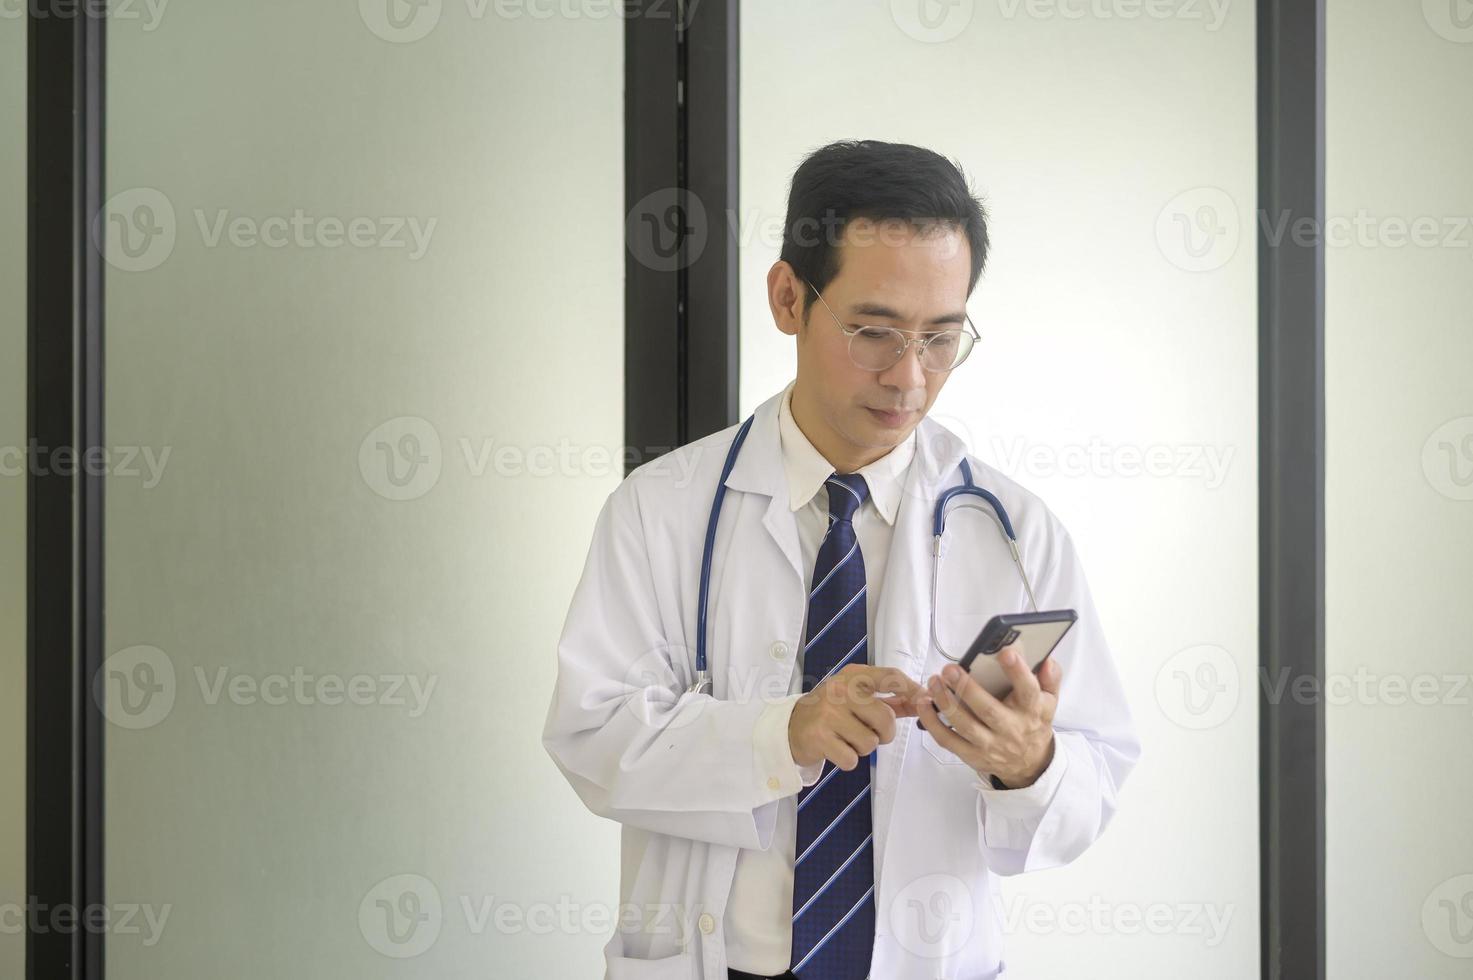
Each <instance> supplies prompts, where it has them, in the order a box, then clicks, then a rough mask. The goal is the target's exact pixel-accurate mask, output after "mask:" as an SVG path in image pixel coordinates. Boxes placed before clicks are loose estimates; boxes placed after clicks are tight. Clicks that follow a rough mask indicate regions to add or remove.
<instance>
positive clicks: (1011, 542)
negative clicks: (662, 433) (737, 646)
mask: <svg viewBox="0 0 1473 980" xmlns="http://www.w3.org/2000/svg"><path fill="white" fill-rule="evenodd" d="M756 418H757V416H756V415H750V416H748V417H747V421H745V422H743V423H742V427H741V428H740V429H738V430H737V434H736V438H735V439H733V440H732V441H731V448H730V449H729V450H727V453H726V463H725V464H724V465H723V466H722V467H721V478H720V479H719V480H717V481H716V496H715V498H714V499H713V500H712V501H711V518H710V520H709V521H707V522H706V546H705V550H704V551H703V552H702V553H701V590H700V600H699V601H700V609H699V610H698V611H697V613H696V679H695V680H694V681H693V682H692V683H691V685H690V687H689V688H687V693H692V694H700V693H702V692H707V693H709V692H710V690H711V673H710V671H709V670H708V669H707V666H706V607H707V605H708V599H709V597H710V592H711V553H712V552H713V551H714V550H715V548H716V523H717V521H718V520H719V519H720V518H721V504H722V501H723V500H725V498H726V478H727V477H729V476H730V475H731V470H732V467H733V466H735V465H736V460H737V454H738V453H739V452H741V449H742V442H743V441H745V440H746V438H747V432H748V430H750V429H751V428H752V422H753V421H754V420H755V419H756ZM961 471H962V483H961V485H959V486H954V487H948V488H947V489H946V490H943V491H942V492H941V496H939V497H937V498H936V513H935V516H934V517H933V518H932V520H931V535H932V544H931V645H932V646H933V647H935V648H936V650H937V651H938V652H940V654H941V655H942V656H943V657H945V658H946V659H947V660H951V661H953V662H955V661H960V660H961V657H957V656H953V655H952V654H951V653H949V652H947V650H946V648H945V647H943V646H942V645H941V641H940V640H939V639H938V638H937V636H936V596H937V587H938V585H939V584H940V572H941V535H942V533H943V532H944V531H945V530H946V505H947V504H948V503H950V502H951V500H952V498H953V497H962V496H973V497H981V498H982V499H983V500H985V501H986V502H987V503H988V505H990V507H991V508H992V515H991V516H992V517H993V518H994V519H995V520H996V522H997V526H998V529H999V530H1000V531H1001V532H1002V536H1003V539H1004V540H1005V541H1007V545H1008V552H1009V553H1010V554H1011V555H1012V556H1013V564H1014V565H1015V566H1016V567H1017V569H1018V574H1019V575H1021V576H1022V577H1023V588H1025V589H1027V590H1028V604H1029V605H1030V606H1031V607H1032V608H1033V611H1034V612H1037V611H1038V600H1037V599H1036V598H1034V595H1033V582H1032V581H1031V580H1030V579H1029V578H1028V570H1027V569H1026V568H1024V567H1023V554H1022V552H1021V551H1020V550H1019V548H1018V535H1017V532H1016V531H1014V530H1013V522H1012V520H1011V519H1010V518H1009V517H1008V511H1007V508H1006V507H1004V506H1003V505H1002V501H1001V500H998V499H997V497H996V495H994V494H993V493H991V492H990V491H988V490H986V489H984V488H982V487H979V486H976V485H975V484H973V483H972V467H971V464H970V463H968V462H967V459H966V457H963V458H962V462H961ZM973 506H977V505H975V504H974V505H973ZM977 509H979V510H980V509H981V507H980V506H978V507H977Z"/></svg>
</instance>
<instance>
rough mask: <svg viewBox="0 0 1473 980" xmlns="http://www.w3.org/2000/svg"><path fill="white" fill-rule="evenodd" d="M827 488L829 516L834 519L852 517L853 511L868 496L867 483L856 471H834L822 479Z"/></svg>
mask: <svg viewBox="0 0 1473 980" xmlns="http://www.w3.org/2000/svg"><path fill="white" fill-rule="evenodd" d="M824 486H826V487H828V489H829V517H831V518H833V519H834V520H836V521H849V520H853V519H854V512H855V511H856V510H858V509H859V505H860V504H862V503H864V501H865V498H866V497H868V496H869V485H868V484H866V483H865V482H864V477H862V476H860V475H859V474H858V473H845V474H843V475H840V474H838V473H834V474H833V475H831V476H830V477H829V478H828V479H827V480H825V481H824Z"/></svg>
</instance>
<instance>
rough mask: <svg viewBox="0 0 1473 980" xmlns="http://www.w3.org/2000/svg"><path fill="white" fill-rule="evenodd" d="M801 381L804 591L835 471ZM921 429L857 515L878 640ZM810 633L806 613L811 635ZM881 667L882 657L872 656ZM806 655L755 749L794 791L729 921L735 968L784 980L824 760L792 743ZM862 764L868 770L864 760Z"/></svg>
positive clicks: (782, 415)
mask: <svg viewBox="0 0 1473 980" xmlns="http://www.w3.org/2000/svg"><path fill="white" fill-rule="evenodd" d="M792 400H793V383H791V382H790V383H789V384H788V387H787V389H786V390H785V391H784V392H783V400H782V407H781V409H780V410H779V412H778V432H779V435H780V438H781V443H782V457H783V468H784V470H785V472H786V473H787V481H788V494H789V498H788V505H789V506H790V507H791V508H792V510H793V512H794V516H795V518H796V520H797V522H798V540H799V543H800V545H801V547H802V556H803V561H802V566H803V590H804V593H805V594H806V593H807V592H808V590H809V588H810V587H811V581H812V578H813V563H814V562H815V561H816V560H817V559H818V549H819V545H820V544H821V543H822V542H823V538H824V535H825V533H826V532H827V530H828V522H829V500H828V490H827V488H826V487H825V486H824V481H825V480H827V479H828V478H829V477H830V476H831V475H833V473H834V467H833V465H832V464H831V463H829V461H828V460H827V459H825V458H824V456H823V454H822V453H820V452H819V451H818V450H817V449H815V448H814V447H813V443H811V442H809V441H808V437H807V436H805V435H804V434H803V430H801V429H799V428H798V424H797V422H795V421H794V420H793V412H792ZM915 440H916V435H915V431H914V430H912V431H911V433H910V435H909V436H908V437H907V438H906V439H905V441H904V442H902V443H901V444H900V445H898V446H896V447H895V448H894V449H892V450H890V452H888V453H886V454H885V455H884V456H882V457H880V458H879V459H877V460H875V461H874V462H872V463H870V464H868V465H867V466H864V467H862V468H861V469H859V470H858V473H859V474H860V475H861V476H863V477H864V482H865V484H866V486H868V488H869V497H868V498H867V499H866V500H865V502H864V504H863V505H861V506H860V508H859V509H858V510H857V511H855V514H854V518H853V525H854V533H855V536H856V537H857V538H858V540H859V553H860V556H861V557H862V558H863V560H864V577H865V581H866V583H867V584H868V590H867V592H866V593H865V610H864V612H865V622H866V626H867V628H868V631H869V635H870V636H873V635H874V633H875V610H876V609H877V608H878V607H879V604H880V594H881V591H880V590H881V588H882V587H883V585H884V580H885V563H886V559H887V558H888V557H889V554H890V535H891V532H892V531H893V530H894V527H895V516H896V514H897V513H898V512H899V510H900V495H901V492H902V491H903V489H904V487H905V474H906V470H907V469H908V468H909V466H910V461H911V459H912V458H913V457H914V456H915ZM806 633H807V623H806V613H805V623H804V626H803V631H802V632H801V633H800V634H799V637H798V638H797V639H798V641H799V642H798V644H797V645H798V646H800V647H801V645H802V636H804V635H806ZM869 654H870V658H871V662H873V656H874V651H872V650H871V651H869ZM803 674H804V670H803V660H802V653H801V650H800V652H799V655H798V663H797V666H796V669H794V671H793V679H792V682H791V684H790V686H789V694H788V697H786V698H784V699H782V700H781V701H775V702H773V703H772V704H770V705H769V706H768V707H767V708H766V709H765V710H764V711H763V712H762V716H761V718H760V719H759V720H758V723H757V736H756V741H755V744H754V745H753V751H754V752H755V753H756V759H757V772H758V773H761V774H764V776H765V779H771V778H776V779H777V780H778V781H779V783H780V784H781V786H782V788H783V790H785V791H786V792H785V794H784V796H783V797H782V798H781V799H780V800H778V801H777V807H778V811H777V822H776V827H775V829H774V831H773V834H772V846H771V847H770V848H768V849H767V850H765V851H759V850H750V849H744V850H742V851H741V852H740V853H739V854H738V856H737V863H736V873H735V876H734V877H733V879H732V883H731V896H730V898H729V899H728V901H727V906H726V915H725V919H724V926H725V928H724V930H723V931H724V932H725V934H726V957H727V965H728V966H729V967H731V968H732V969H735V970H741V971H744V972H746V973H756V974H761V975H764V976H775V975H777V974H780V973H783V972H784V971H786V970H787V969H788V967H789V965H790V963H789V961H790V959H791V955H792V944H793V862H794V849H795V847H796V842H797V834H798V803H797V793H798V791H799V789H801V788H802V787H804V786H811V785H812V784H813V783H815V782H817V781H818V777H819V775H820V773H821V772H822V769H823V763H822V762H819V763H816V764H814V765H812V766H807V767H799V766H798V765H797V764H796V763H795V762H794V761H793V754H792V750H791V747H790V746H789V743H788V718H789V716H790V715H792V713H793V705H794V704H795V703H796V702H797V700H798V698H799V697H800V696H801V695H802V693H803ZM861 762H862V764H867V762H864V760H861Z"/></svg>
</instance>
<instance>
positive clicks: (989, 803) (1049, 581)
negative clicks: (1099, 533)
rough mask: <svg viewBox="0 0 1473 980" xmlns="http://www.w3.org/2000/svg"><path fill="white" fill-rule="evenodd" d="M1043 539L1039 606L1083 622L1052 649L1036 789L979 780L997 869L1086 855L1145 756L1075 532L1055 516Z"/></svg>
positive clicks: (984, 833)
mask: <svg viewBox="0 0 1473 980" xmlns="http://www.w3.org/2000/svg"><path fill="white" fill-rule="evenodd" d="M1046 545H1047V548H1046V551H1047V558H1046V561H1045V563H1044V567H1045V571H1044V574H1043V576H1042V578H1041V581H1040V582H1039V583H1038V585H1037V586H1036V588H1037V593H1038V606H1039V608H1040V609H1061V608H1071V609H1074V610H1075V611H1076V612H1077V613H1078V614H1079V620H1078V622H1076V623H1075V625H1074V627H1073V629H1071V630H1070V632H1069V634H1068V635H1067V636H1066V637H1065V638H1064V639H1063V640H1062V641H1060V643H1059V646H1058V647H1057V648H1056V649H1055V650H1054V652H1053V654H1052V655H1051V656H1053V657H1054V658H1056V659H1057V661H1058V663H1059V666H1060V667H1062V668H1063V670H1064V675H1063V681H1062V684H1061V687H1060V690H1059V704H1058V708H1057V710H1056V711H1055V713H1054V725H1053V727H1054V755H1053V759H1052V760H1051V761H1050V762H1049V764H1048V766H1047V767H1046V768H1045V769H1044V771H1043V773H1042V774H1040V776H1039V778H1038V779H1037V780H1036V781H1034V783H1033V784H1032V785H1031V786H1025V787H1020V788H1017V789H996V788H994V787H993V786H992V785H991V784H990V783H989V782H987V781H986V780H985V779H984V780H979V781H978V783H977V819H978V833H979V836H980V840H981V844H982V848H983V851H984V853H985V854H986V855H987V861H988V865H989V866H990V867H991V868H992V870H993V871H995V872H996V873H997V874H1000V875H1013V874H1019V873H1021V872H1024V871H1036V870H1039V869H1041V868H1051V867H1056V866H1058V865H1062V864H1067V863H1069V862H1070V861H1073V860H1074V859H1075V858H1077V857H1078V856H1079V855H1080V854H1082V853H1084V851H1085V849H1086V848H1088V847H1089V846H1090V844H1092V843H1094V841H1095V840H1096V838H1098V837H1099V836H1100V834H1101V833H1103V832H1104V829H1105V826H1106V825H1107V824H1108V823H1109V822H1110V818H1111V817H1112V816H1113V815H1114V813H1115V810H1116V807H1117V806H1118V801H1119V794H1120V789H1121V786H1122V785H1123V784H1124V782H1125V778H1126V776H1127V775H1128V774H1129V773H1130V771H1131V769H1132V768H1134V766H1135V764H1136V761H1137V760H1138V759H1139V758H1140V741H1139V738H1138V736H1137V734H1136V730H1135V725H1134V722H1133V720H1132V718H1131V713H1130V708H1129V706H1128V704H1127V703H1126V700H1125V692H1124V689H1123V687H1122V685H1121V682H1120V676H1119V673H1118V672H1117V670H1116V667H1115V662H1114V660H1113V658H1112V657H1111V654H1110V650H1109V647H1108V646H1107V645H1106V643H1105V636H1104V631H1103V630H1102V629H1101V627H1100V621H1099V616H1098V613H1097V612H1096V610H1095V607H1094V600H1093V599H1092V597H1091V595H1090V591H1089V585H1088V583H1087V582H1086V581H1085V577H1084V569H1083V567H1082V566H1081V565H1080V561H1079V556H1078V555H1077V554H1076V552H1075V550H1074V544H1073V542H1072V541H1071V540H1070V538H1069V535H1068V532H1067V531H1066V530H1065V529H1064V528H1063V527H1062V525H1060V524H1058V522H1057V521H1056V520H1053V519H1052V518H1051V519H1050V532H1049V534H1048V536H1047V540H1046Z"/></svg>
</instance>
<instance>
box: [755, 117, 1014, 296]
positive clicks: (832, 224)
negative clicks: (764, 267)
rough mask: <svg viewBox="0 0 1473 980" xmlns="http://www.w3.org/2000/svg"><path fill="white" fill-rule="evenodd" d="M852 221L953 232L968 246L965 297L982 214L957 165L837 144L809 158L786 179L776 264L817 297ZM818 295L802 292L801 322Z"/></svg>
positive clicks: (872, 144)
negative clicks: (802, 281)
mask: <svg viewBox="0 0 1473 980" xmlns="http://www.w3.org/2000/svg"><path fill="white" fill-rule="evenodd" d="M855 218H867V219H869V220H871V221H874V222H876V223H880V222H887V221H895V220H900V221H907V222H909V223H911V224H912V225H913V226H915V227H917V228H935V227H942V228H956V229H960V230H961V231H962V232H963V233H964V234H965V235H966V238H967V242H968V244H969V245H970V247H971V260H972V272H971V276H970V277H969V278H968V280H967V295H968V296H970V295H971V294H972V290H973V289H974V288H975V287H976V285H977V280H978V279H979V278H981V276H982V269H983V267H984V266H985V265H986V264H987V209H986V208H985V207H984V206H983V204H982V202H981V200H979V199H978V198H976V197H974V196H973V195H972V192H971V189H970V188H969V187H968V185H967V179H966V175H965V174H964V173H963V172H962V169H961V166H960V164H957V163H955V162H954V161H950V160H947V159H946V158H945V157H943V156H941V155H940V154H939V153H936V152H935V151H933V150H927V149H925V148H924V147H919V146H912V145H910V144H909V143H882V142H880V141H878V140H841V141H839V142H836V143H830V144H828V145H827V146H824V147H821V148H819V149H817V150H815V151H814V152H812V153H810V154H809V155H808V156H807V157H805V158H804V160H803V162H802V163H801V164H799V165H798V169H797V170H796V171H795V172H794V173H793V182H792V186H791V188H790V189H789V191H788V215H787V219H786V221H784V223H783V247H782V253H781V254H780V256H779V258H781V259H782V260H783V261H785V262H787V263H788V264H789V265H791V266H792V267H793V269H794V270H795V271H796V272H797V273H798V276H799V277H800V278H803V279H807V280H808V282H810V283H812V284H813V288H814V289H817V290H819V291H820V292H822V291H823V290H824V288H825V287H827V286H828V284H829V282H830V281H832V280H833V278H834V277H835V276H837V275H838V274H839V245H840V243H841V241H842V239H843V235H844V228H845V226H846V225H848V224H849V222H850V221H852V220H854V219H855ZM817 298H818V294H817V293H814V292H813V291H812V290H809V289H805V290H804V301H803V318H804V320H805V321H806V320H807V319H808V311H809V309H810V308H811V307H812V306H813V303H814V301H815V300H816V299H817Z"/></svg>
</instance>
